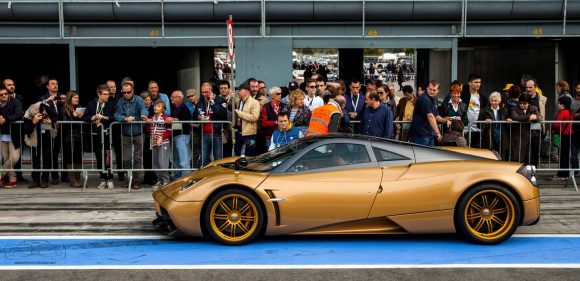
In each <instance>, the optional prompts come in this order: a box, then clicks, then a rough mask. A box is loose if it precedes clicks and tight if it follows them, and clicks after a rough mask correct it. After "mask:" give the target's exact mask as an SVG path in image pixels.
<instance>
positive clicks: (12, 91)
mask: <svg viewBox="0 0 580 281" xmlns="http://www.w3.org/2000/svg"><path fill="white" fill-rule="evenodd" d="M2 84H4V87H6V90H8V95H9V96H10V97H12V98H15V100H16V101H20V105H21V107H22V111H24V110H25V109H27V108H28V107H29V106H30V104H29V103H28V100H26V98H25V97H24V96H23V95H20V94H18V93H16V84H15V83H14V80H12V79H9V78H6V79H4V81H2ZM13 130H16V131H13V132H18V134H20V137H19V138H18V140H17V141H18V142H20V140H21V139H24V133H23V132H22V129H21V127H20V126H16V125H15V126H14V127H13ZM21 168H22V158H21V157H19V158H18V162H16V164H15V165H14V169H17V170H19V169H21ZM16 180H17V182H18V183H28V180H26V179H25V178H24V177H22V172H16Z"/></svg>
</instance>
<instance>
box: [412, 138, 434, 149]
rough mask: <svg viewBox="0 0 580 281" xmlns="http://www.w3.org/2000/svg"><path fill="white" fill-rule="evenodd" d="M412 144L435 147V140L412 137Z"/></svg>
mask: <svg viewBox="0 0 580 281" xmlns="http://www.w3.org/2000/svg"><path fill="white" fill-rule="evenodd" d="M411 142H412V143H416V144H422V145H424V146H431V147H433V146H435V138H434V137H413V138H411Z"/></svg>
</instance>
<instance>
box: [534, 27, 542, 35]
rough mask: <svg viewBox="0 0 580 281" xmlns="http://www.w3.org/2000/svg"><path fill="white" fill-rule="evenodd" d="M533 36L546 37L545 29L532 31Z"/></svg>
mask: <svg viewBox="0 0 580 281" xmlns="http://www.w3.org/2000/svg"><path fill="white" fill-rule="evenodd" d="M532 34H533V35H544V29H543V28H534V29H532Z"/></svg>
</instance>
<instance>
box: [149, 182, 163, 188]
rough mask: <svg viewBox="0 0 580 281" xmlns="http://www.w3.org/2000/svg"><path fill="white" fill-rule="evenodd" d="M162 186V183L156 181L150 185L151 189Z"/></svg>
mask: <svg viewBox="0 0 580 281" xmlns="http://www.w3.org/2000/svg"><path fill="white" fill-rule="evenodd" d="M162 186H163V183H162V182H160V181H158V182H156V183H155V184H154V185H153V186H152V188H153V190H157V189H158V188H160V187H162Z"/></svg>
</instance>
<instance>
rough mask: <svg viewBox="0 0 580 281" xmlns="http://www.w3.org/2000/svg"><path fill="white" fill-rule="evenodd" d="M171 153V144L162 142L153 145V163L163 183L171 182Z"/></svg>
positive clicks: (159, 179)
mask: <svg viewBox="0 0 580 281" xmlns="http://www.w3.org/2000/svg"><path fill="white" fill-rule="evenodd" d="M170 153H171V148H170V144H169V143H166V144H162V145H158V146H153V148H152V153H151V154H152V156H153V158H152V160H153V161H152V162H153V163H152V164H153V169H154V170H155V175H157V181H158V182H161V183H162V184H168V183H169V171H167V169H169V154H170Z"/></svg>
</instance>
